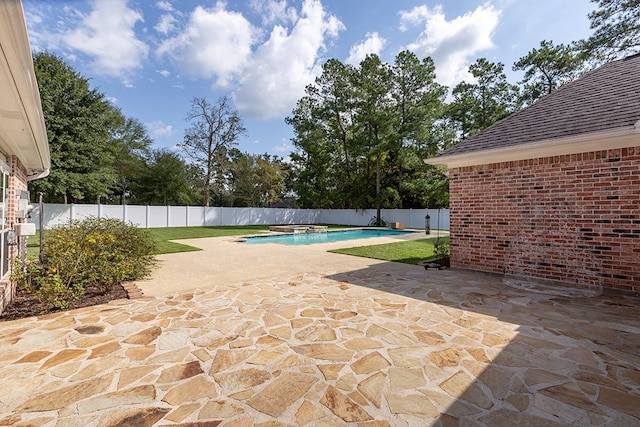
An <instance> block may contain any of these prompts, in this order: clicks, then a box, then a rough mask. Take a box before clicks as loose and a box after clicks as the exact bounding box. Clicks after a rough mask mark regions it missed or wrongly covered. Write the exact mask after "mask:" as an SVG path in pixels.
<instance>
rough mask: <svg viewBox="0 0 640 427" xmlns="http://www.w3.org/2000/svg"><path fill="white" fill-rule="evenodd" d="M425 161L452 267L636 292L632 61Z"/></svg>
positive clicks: (637, 103) (635, 81) (636, 130)
mask: <svg viewBox="0 0 640 427" xmlns="http://www.w3.org/2000/svg"><path fill="white" fill-rule="evenodd" d="M425 162H427V163H430V164H434V165H444V166H446V167H447V168H448V169H449V179H450V210H451V265H452V267H457V268H464V269H472V270H480V271H486V272H493V273H500V274H505V275H513V276H520V277H525V278H536V279H550V280H557V281H561V282H566V283H570V284H572V285H573V286H583V285H586V286H594V287H598V288H599V289H602V290H612V289H615V290H620V291H626V292H630V293H633V294H638V293H640V55H636V56H632V57H629V58H626V59H623V60H619V61H614V62H610V63H608V64H605V65H603V66H601V67H600V68H598V69H596V70H594V71H592V72H590V73H588V74H586V75H585V76H583V77H582V78H580V79H578V80H576V81H574V82H571V83H569V84H566V85H564V86H562V87H561V88H560V89H558V90H557V91H556V92H554V93H552V94H550V95H548V96H546V97H544V98H542V99H540V100H538V101H537V102H535V103H534V104H532V105H531V106H529V107H527V108H525V109H523V110H521V111H519V112H517V113H515V114H513V115H511V116H509V117H507V118H505V119H504V120H502V121H500V122H498V123H496V124H494V125H493V126H491V127H489V128H487V129H486V130H484V131H483V132H481V133H479V134H477V135H474V136H472V137H470V138H468V139H465V140H463V141H461V142H460V143H458V144H457V145H455V146H454V147H452V148H450V149H448V150H445V151H444V152H442V153H441V154H440V155H438V156H436V157H434V158H431V159H427V160H425Z"/></svg>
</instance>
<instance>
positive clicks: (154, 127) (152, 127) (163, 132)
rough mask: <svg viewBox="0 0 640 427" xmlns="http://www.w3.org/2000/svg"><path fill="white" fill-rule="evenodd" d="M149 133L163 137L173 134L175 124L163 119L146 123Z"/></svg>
mask: <svg viewBox="0 0 640 427" xmlns="http://www.w3.org/2000/svg"><path fill="white" fill-rule="evenodd" d="M145 126H146V127H147V130H148V131H149V135H151V136H152V137H162V136H171V135H173V126H172V125H168V124H166V123H164V122H163V121H162V120H156V121H154V122H150V123H145Z"/></svg>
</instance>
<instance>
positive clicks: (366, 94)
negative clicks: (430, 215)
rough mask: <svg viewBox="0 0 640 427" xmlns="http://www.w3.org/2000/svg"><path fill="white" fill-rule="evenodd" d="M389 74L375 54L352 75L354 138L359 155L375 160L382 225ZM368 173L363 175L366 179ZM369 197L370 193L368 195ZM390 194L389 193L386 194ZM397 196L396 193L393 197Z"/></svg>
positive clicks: (389, 124) (389, 130)
mask: <svg viewBox="0 0 640 427" xmlns="http://www.w3.org/2000/svg"><path fill="white" fill-rule="evenodd" d="M391 76H392V72H391V69H390V67H389V66H388V65H387V64H384V63H383V62H382V61H381V60H380V58H379V57H378V55H367V56H366V58H365V59H364V60H363V61H362V62H361V63H360V67H359V69H358V72H357V74H355V75H354V77H355V81H354V86H355V91H356V101H355V109H356V116H355V120H356V122H357V123H358V126H357V128H356V132H357V133H356V138H357V140H358V141H359V145H360V147H362V148H361V152H362V153H363V155H364V156H365V159H366V160H367V171H368V170H369V169H370V167H369V164H370V163H369V162H371V161H372V160H373V159H374V158H375V193H374V194H375V198H374V199H373V201H374V203H375V206H376V225H381V217H380V209H381V207H382V200H381V196H382V193H381V190H382V162H383V159H385V160H386V159H387V158H388V155H389V149H390V145H389V143H390V141H391V137H392V135H391V133H392V126H393V123H392V112H391V100H390V97H389V93H390V92H391V87H392V80H391ZM368 175H369V174H368V173H367V174H366V175H365V178H366V177H367V176H368ZM368 193H369V194H371V193H370V192H368ZM385 193H387V194H389V193H388V192H385ZM395 195H396V196H397V194H395Z"/></svg>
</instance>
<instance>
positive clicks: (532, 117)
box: [437, 55, 640, 157]
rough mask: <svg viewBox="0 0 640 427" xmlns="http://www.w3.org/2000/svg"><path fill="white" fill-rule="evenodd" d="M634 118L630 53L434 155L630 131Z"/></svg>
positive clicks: (634, 70)
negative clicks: (587, 134) (622, 130)
mask: <svg viewBox="0 0 640 427" xmlns="http://www.w3.org/2000/svg"><path fill="white" fill-rule="evenodd" d="M639 119H640V55H635V56H630V57H628V58H625V59H621V60H618V61H613V62H609V63H607V64H605V65H603V66H601V67H599V68H597V69H595V70H593V71H591V72H589V73H587V74H585V75H584V76H583V77H581V78H580V79H578V80H575V81H573V82H571V83H568V84H566V85H564V86H562V87H561V88H560V89H558V90H556V91H555V92H553V93H551V94H549V95H547V96H545V97H543V98H541V99H539V100H538V101H536V102H535V103H534V104H532V105H530V106H528V107H526V108H524V109H522V110H520V111H518V112H516V113H514V114H512V115H510V116H509V117H507V118H505V119H503V120H501V121H499V122H498V123H495V124H494V125H492V126H490V127H488V128H487V129H485V130H484V131H482V132H480V133H478V134H476V135H474V136H472V137H469V138H467V139H464V140H462V141H460V142H459V143H458V144H456V145H454V146H453V147H451V148H449V149H448V150H445V151H444V152H442V153H440V154H439V155H438V156H437V157H446V156H450V155H462V154H466V153H477V152H480V151H484V150H492V149H497V148H507V147H516V146H518V145H521V144H528V143H534V142H535V141H544V140H550V139H555V138H563V137H569V136H575V135H579V134H586V133H591V132H597V131H606V130H613V129H620V128H626V127H633V126H634V124H635V123H636V122H637V121H638V120H639ZM603 148H605V147H603Z"/></svg>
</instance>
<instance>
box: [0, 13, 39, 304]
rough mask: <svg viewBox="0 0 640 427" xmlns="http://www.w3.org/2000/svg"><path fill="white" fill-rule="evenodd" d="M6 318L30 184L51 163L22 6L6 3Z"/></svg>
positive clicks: (0, 198)
mask: <svg viewBox="0 0 640 427" xmlns="http://www.w3.org/2000/svg"><path fill="white" fill-rule="evenodd" d="M0 94H1V96H0V211H1V212H0V312H2V310H3V309H4V307H5V306H6V305H7V304H8V303H9V302H10V301H11V299H12V297H13V295H14V294H15V284H13V283H11V281H10V259H11V258H15V257H23V256H24V255H25V251H26V236H24V235H21V234H23V230H24V228H23V227H21V225H22V224H24V223H26V222H27V221H28V218H27V215H26V210H25V206H26V205H27V204H28V193H27V186H28V182H29V181H31V180H34V179H38V178H42V177H45V176H47V175H48V173H49V167H50V165H51V160H50V156H49V144H48V141H47V132H46V127H45V123H44V117H43V113H42V106H41V104H40V93H39V91H38V85H37V82H36V76H35V72H34V70H33V59H32V57H31V48H30V46H29V39H28V37H27V28H26V24H25V20H24V12H23V10H22V4H21V3H20V0H3V1H1V2H0Z"/></svg>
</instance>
